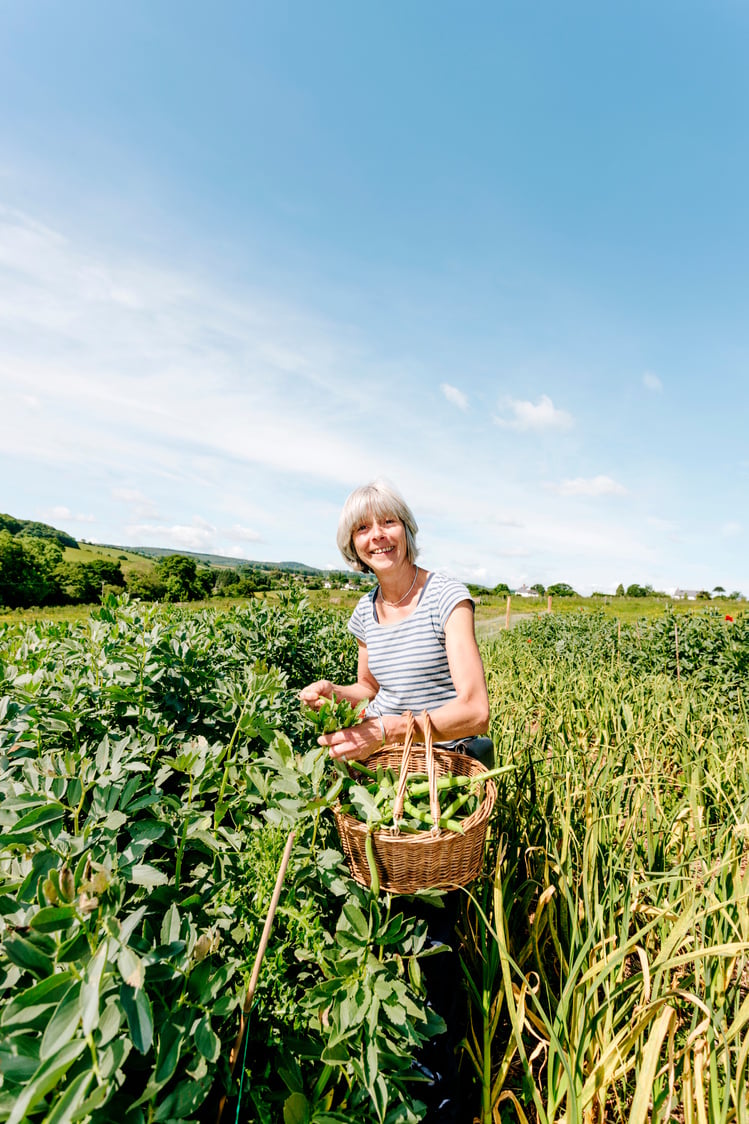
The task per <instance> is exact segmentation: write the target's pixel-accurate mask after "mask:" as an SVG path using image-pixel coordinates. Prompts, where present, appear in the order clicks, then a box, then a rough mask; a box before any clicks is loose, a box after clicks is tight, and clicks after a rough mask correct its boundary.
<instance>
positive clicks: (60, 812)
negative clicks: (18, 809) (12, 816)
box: [12, 804, 66, 834]
mask: <svg viewBox="0 0 749 1124" xmlns="http://www.w3.org/2000/svg"><path fill="white" fill-rule="evenodd" d="M65 813H66V809H65V808H63V806H62V804H43V805H42V806H41V807H40V808H34V810H33V811H31V812H27V813H26V815H25V816H21V818H20V820H18V821H17V822H16V823H14V824H13V829H12V830H13V834H15V833H16V832H17V831H26V830H28V828H30V827H36V828H39V827H45V826H46V824H50V823H55V822H56V821H57V820H61V819H62V818H63V816H64V815H65Z"/></svg>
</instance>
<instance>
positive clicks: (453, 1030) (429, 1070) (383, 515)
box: [301, 480, 493, 1124]
mask: <svg viewBox="0 0 749 1124" xmlns="http://www.w3.org/2000/svg"><path fill="white" fill-rule="evenodd" d="M418 529H419V528H418V525H417V523H416V520H415V518H414V516H413V513H412V511H411V509H410V507H409V506H408V504H407V503H406V501H405V500H404V499H403V497H402V496H400V495H399V494H398V493H397V492H396V491H395V490H394V489H393V488H392V487H391V486H390V485H389V484H386V483H384V482H383V481H380V480H377V481H374V482H373V483H371V484H366V485H364V486H363V487H361V488H357V489H356V490H355V491H354V492H352V493H351V495H350V496H349V497H348V499H347V500H346V502H345V504H344V506H343V510H342V512H341V517H340V520H339V523H338V535H337V542H338V547H339V549H340V551H341V553H342V554H343V557H344V558H345V559H346V561H347V562H348V564H349V565H350V566H351V567H352V568H353V569H355V570H359V571H360V572H364V573H373V574H374V575H375V577H376V578H377V585H376V586H375V588H374V589H373V590H372V591H371V592H370V593H368V594H366V595H365V596H364V597H362V598H361V600H360V601H359V602H358V604H357V606H356V608H355V609H354V612H353V613H352V615H351V620H350V621H349V629H350V630H351V632H352V633H353V634H354V636H355V637H356V639H357V642H358V645H359V655H358V671H357V678H356V683H351V684H346V685H338V684H334V683H331V682H330V681H329V680H327V679H320V680H318V681H317V682H315V683H311V684H310V685H309V686H308V687H305V688H304V690H303V691H302V692H301V698H302V701H303V702H305V703H307V704H308V705H309V706H312V707H315V708H319V707H320V706H321V705H322V701H323V699H326V698H330V697H331V696H332V695H333V694H335V695H336V696H337V697H338V698H344V699H346V700H348V702H350V703H352V704H357V703H360V702H362V701H363V700H366V702H367V705H366V710H365V712H364V713H365V718H364V721H362V722H361V723H359V724H358V725H355V726H351V727H348V728H346V729H343V730H336V731H335V732H334V733H330V734H323V735H322V736H321V737H319V738H318V742H319V743H320V744H321V745H326V746H328V747H329V753H330V756H331V757H333V758H336V759H339V760H344V761H350V760H359V761H364V760H366V759H367V758H368V757H369V756H370V754H371V753H373V752H374V751H375V750H377V749H379V748H380V747H381V746H384V745H386V744H390V743H393V742H401V741H403V739H404V737H405V733H406V729H407V724H408V719H407V717H406V713H407V712H408V711H411V712H412V713H414V714H416V715H418V714H420V713H421V712H422V711H425V710H426V711H428V712H429V715H430V718H431V721H432V728H433V731H434V738H435V742H436V743H437V744H442V745H448V746H449V747H450V748H452V749H456V750H459V751H462V752H465V753H470V754H472V755H473V756H477V757H482V758H486V757H492V756H493V746H492V743H491V741H490V739H489V738H485V737H480V736H478V735H481V734H484V733H485V732H486V729H487V726H488V724H489V699H488V695H487V689H486V680H485V677H484V668H483V664H482V662H481V656H480V654H479V649H478V645H477V644H476V636H475V632H474V621H473V609H474V605H473V599H472V597H471V595H470V593H469V592H468V589H467V588H466V587H465V586H464V585H463V584H462V583H461V582H458V581H455V580H454V579H453V578H451V577H449V576H448V575H447V574H444V573H439V572H436V573H433V572H431V571H429V570H426V569H424V568H423V567H421V566H419V565H418V563H417V561H416V558H417V556H418V549H417V546H416V534H417V532H418ZM409 908H411V910H412V911H417V912H418V913H419V915H420V916H422V917H424V919H425V920H426V921H427V925H428V932H429V936H430V940H431V941H432V942H433V944H434V946H435V947H441V949H442V956H440V957H438V958H435V959H437V960H439V961H441V963H439V965H438V966H437V967H436V968H433V969H431V970H430V969H428V968H427V969H426V971H425V976H426V979H427V994H428V998H429V1002H430V1004H431V1005H432V1006H433V1007H434V1009H435V1010H436V1011H437V1012H438V1013H439V1014H440V1015H441V1016H442V1017H443V1018H444V1019H445V1023H446V1025H447V1034H446V1035H445V1036H444V1038H443V1040H442V1042H440V1043H439V1044H438V1045H437V1046H435V1045H434V1044H432V1046H431V1047H430V1048H429V1049H427V1050H424V1051H422V1053H421V1054H420V1056H419V1058H418V1059H417V1062H416V1064H418V1065H420V1066H421V1067H422V1070H423V1076H425V1077H426V1078H427V1085H426V1087H425V1091H424V1094H423V1096H424V1099H425V1100H426V1101H427V1103H428V1115H427V1117H426V1120H427V1121H428V1122H429V1124H436V1122H437V1121H439V1124H457V1122H458V1121H461V1122H462V1121H463V1120H464V1119H465V1118H466V1117H465V1105H464V1104H462V1103H461V1101H462V1097H461V1095H460V1090H459V1085H458V1076H457V1071H456V1068H455V1049H456V1047H457V1043H458V1042H459V1041H460V1039H461V1037H462V1033H463V1029H464V1026H465V1010H464V1005H462V1004H461V995H460V990H459V985H458V984H457V981H458V980H459V979H460V968H459V965H458V963H457V958H456V953H455V951H454V950H452V951H449V952H448V951H447V949H448V946H449V945H453V944H454V939H455V932H454V926H455V919H456V910H457V898H456V891H453V892H452V893H450V894H447V895H445V902H444V904H443V907H442V908H441V909H440V910H430V909H429V908H428V907H426V906H411V907H409Z"/></svg>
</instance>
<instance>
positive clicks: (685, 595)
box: [674, 589, 700, 601]
mask: <svg viewBox="0 0 749 1124" xmlns="http://www.w3.org/2000/svg"><path fill="white" fill-rule="evenodd" d="M699 592H700V591H699V590H698V589H675V590H674V600H675V601H696V600H697V596H698V594H699Z"/></svg>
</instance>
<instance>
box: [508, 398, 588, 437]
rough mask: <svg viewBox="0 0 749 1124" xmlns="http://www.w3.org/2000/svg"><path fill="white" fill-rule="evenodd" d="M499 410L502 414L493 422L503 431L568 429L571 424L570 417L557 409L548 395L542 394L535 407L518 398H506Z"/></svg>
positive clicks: (565, 412)
mask: <svg viewBox="0 0 749 1124" xmlns="http://www.w3.org/2000/svg"><path fill="white" fill-rule="evenodd" d="M499 408H500V410H501V411H502V413H501V414H498V415H496V416H495V418H494V421H495V422H496V424H497V425H499V426H502V427H503V428H505V429H517V430H521V431H523V430H542V429H569V428H570V426H571V425H572V424H573V418H572V415H571V414H569V413H567V411H566V410H560V409H558V408H557V407H556V406H555V405H554V403H553V402H552V400H551V398H549V396H548V394H542V395H541V397H540V398H539V400H538V402H536V403H535V405H534V403H533V402H525V401H521V400H520V399H518V398H507V399H504V400H503V401H502V402H501V403H500V407H499Z"/></svg>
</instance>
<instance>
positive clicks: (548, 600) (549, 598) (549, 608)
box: [546, 594, 551, 613]
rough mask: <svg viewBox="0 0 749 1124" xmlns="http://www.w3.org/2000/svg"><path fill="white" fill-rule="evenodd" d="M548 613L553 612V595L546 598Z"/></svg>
mask: <svg viewBox="0 0 749 1124" xmlns="http://www.w3.org/2000/svg"><path fill="white" fill-rule="evenodd" d="M546 612H547V613H550V612H551V594H549V596H548V597H547V598H546Z"/></svg>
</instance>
